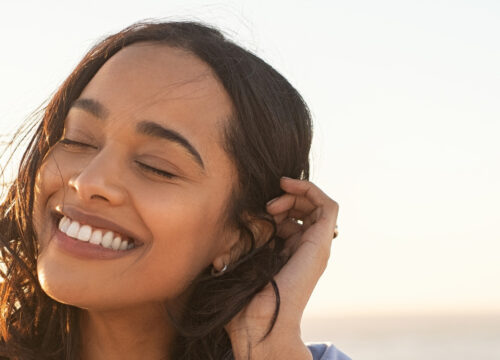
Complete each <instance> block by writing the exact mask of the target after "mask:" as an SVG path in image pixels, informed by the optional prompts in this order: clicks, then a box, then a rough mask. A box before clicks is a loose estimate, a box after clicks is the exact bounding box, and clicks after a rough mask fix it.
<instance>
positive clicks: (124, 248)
mask: <svg viewBox="0 0 500 360" xmlns="http://www.w3.org/2000/svg"><path fill="white" fill-rule="evenodd" d="M127 246H128V242H127V241H125V240H124V241H122V243H121V244H120V249H119V250H127Z"/></svg>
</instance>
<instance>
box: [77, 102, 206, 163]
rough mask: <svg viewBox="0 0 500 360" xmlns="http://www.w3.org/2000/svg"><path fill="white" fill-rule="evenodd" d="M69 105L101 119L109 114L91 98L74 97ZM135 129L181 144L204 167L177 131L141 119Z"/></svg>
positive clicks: (197, 154)
mask: <svg viewBox="0 0 500 360" xmlns="http://www.w3.org/2000/svg"><path fill="white" fill-rule="evenodd" d="M71 107H72V108H73V107H74V108H78V109H81V110H84V111H86V112H88V113H90V114H91V115H93V116H94V117H96V118H99V119H102V120H104V119H106V118H107V117H108V115H109V111H108V110H107V109H106V108H105V107H104V105H102V104H101V103H100V102H98V101H97V100H93V99H86V98H80V99H76V100H75V101H74V102H73V104H72V105H71ZM135 130H136V131H137V132H138V133H139V134H143V135H147V136H152V137H155V138H159V139H165V140H168V141H171V142H174V143H177V144H179V145H181V146H182V147H184V149H186V150H187V151H188V152H189V153H190V154H191V155H192V156H193V158H194V159H195V160H196V162H197V163H198V165H200V166H201V168H202V169H205V164H204V163H203V160H202V158H201V155H200V153H199V152H198V151H197V150H196V148H195V147H194V146H193V145H191V143H190V142H189V141H188V140H187V139H186V138H185V137H184V136H182V135H181V134H179V133H178V132H177V131H175V130H172V129H168V128H165V127H163V126H161V125H160V124H158V123H155V122H153V121H141V122H139V123H138V124H137V126H136V128H135Z"/></svg>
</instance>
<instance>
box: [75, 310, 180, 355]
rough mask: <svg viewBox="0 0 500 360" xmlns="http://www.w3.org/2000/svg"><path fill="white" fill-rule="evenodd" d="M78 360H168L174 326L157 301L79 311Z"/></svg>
mask: <svg viewBox="0 0 500 360" xmlns="http://www.w3.org/2000/svg"><path fill="white" fill-rule="evenodd" d="M80 327H81V334H82V348H81V349H82V356H81V359H82V360H104V359H105V360H115V359H116V360H118V359H120V360H121V359H130V360H135V359H138V360H139V359H151V360H160V359H161V360H168V359H169V356H168V349H169V348H170V345H171V342H172V340H173V337H174V336H175V332H174V329H173V328H172V325H171V323H170V321H169V318H168V315H167V313H166V311H165V310H164V309H163V307H162V306H161V305H159V304H146V305H142V306H137V307H134V308H122V309H113V310H82V311H81V313H80Z"/></svg>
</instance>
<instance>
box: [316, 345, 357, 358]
mask: <svg viewBox="0 0 500 360" xmlns="http://www.w3.org/2000/svg"><path fill="white" fill-rule="evenodd" d="M307 347H308V348H309V351H311V354H312V356H313V359H314V360H351V358H350V357H349V356H347V355H346V354H344V353H343V352H342V351H340V350H339V349H337V348H336V347H335V346H333V344H331V343H308V344H307Z"/></svg>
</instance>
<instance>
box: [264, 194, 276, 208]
mask: <svg viewBox="0 0 500 360" xmlns="http://www.w3.org/2000/svg"><path fill="white" fill-rule="evenodd" d="M278 199H279V196H277V197H275V198H274V199H271V200H269V201H268V202H267V203H266V206H269V205H271V204H272V203H273V202H275V201H276V200H278Z"/></svg>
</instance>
